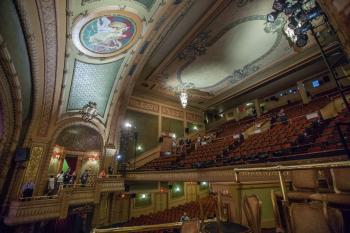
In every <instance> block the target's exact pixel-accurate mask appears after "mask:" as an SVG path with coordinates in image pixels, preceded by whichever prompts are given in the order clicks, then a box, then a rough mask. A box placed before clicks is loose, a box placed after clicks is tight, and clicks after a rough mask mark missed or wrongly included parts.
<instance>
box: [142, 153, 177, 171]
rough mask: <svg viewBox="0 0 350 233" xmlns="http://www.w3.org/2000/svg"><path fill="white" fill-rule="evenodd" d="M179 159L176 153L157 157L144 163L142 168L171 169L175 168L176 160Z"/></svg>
mask: <svg viewBox="0 0 350 233" xmlns="http://www.w3.org/2000/svg"><path fill="white" fill-rule="evenodd" d="M178 160H179V156H178V155H172V156H164V157H159V158H157V159H155V160H152V161H151V162H149V163H147V164H145V165H144V167H143V169H157V168H163V169H172V168H176V162H177V161H178Z"/></svg>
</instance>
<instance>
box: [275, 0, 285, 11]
mask: <svg viewBox="0 0 350 233" xmlns="http://www.w3.org/2000/svg"><path fill="white" fill-rule="evenodd" d="M286 7H287V4H286V1H285V0H275V2H274V3H273V5H272V8H273V9H275V10H277V11H283V10H284V9H285V8H286Z"/></svg>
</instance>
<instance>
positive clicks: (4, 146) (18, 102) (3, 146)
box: [0, 35, 22, 189]
mask: <svg viewBox="0 0 350 233" xmlns="http://www.w3.org/2000/svg"><path fill="white" fill-rule="evenodd" d="M0 76H1V77H0V78H1V79H0V84H1V85H0V86H1V88H0V90H1V93H0V101H1V104H2V105H3V114H4V118H5V123H6V124H5V125H4V127H5V134H4V137H3V138H2V140H1V143H0V151H1V154H2V156H0V164H1V167H2V169H1V170H0V189H2V186H3V183H4V180H5V177H6V175H7V172H8V169H9V168H10V162H11V160H12V156H13V153H14V151H15V149H16V147H17V146H18V140H19V137H20V132H21V128H22V94H21V86H20V82H19V77H18V73H17V71H16V67H15V66H14V64H13V62H12V58H11V54H10V52H9V51H8V49H7V47H6V42H5V41H4V40H3V37H2V36H1V35H0ZM4 88H5V89H4Z"/></svg>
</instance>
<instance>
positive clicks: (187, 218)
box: [180, 212, 190, 222]
mask: <svg viewBox="0 0 350 233" xmlns="http://www.w3.org/2000/svg"><path fill="white" fill-rule="evenodd" d="M189 220H190V217H188V215H187V213H186V212H184V213H183V215H182V216H181V218H180V222H186V221H189Z"/></svg>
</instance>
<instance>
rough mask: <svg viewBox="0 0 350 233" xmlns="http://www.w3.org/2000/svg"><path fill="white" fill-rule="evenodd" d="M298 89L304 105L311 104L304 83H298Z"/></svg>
mask: <svg viewBox="0 0 350 233" xmlns="http://www.w3.org/2000/svg"><path fill="white" fill-rule="evenodd" d="M297 87H298V91H299V94H300V97H301V100H302V101H303V104H307V103H309V102H310V99H309V97H308V96H307V93H306V89H305V86H304V83H303V82H302V81H298V82H297Z"/></svg>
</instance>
